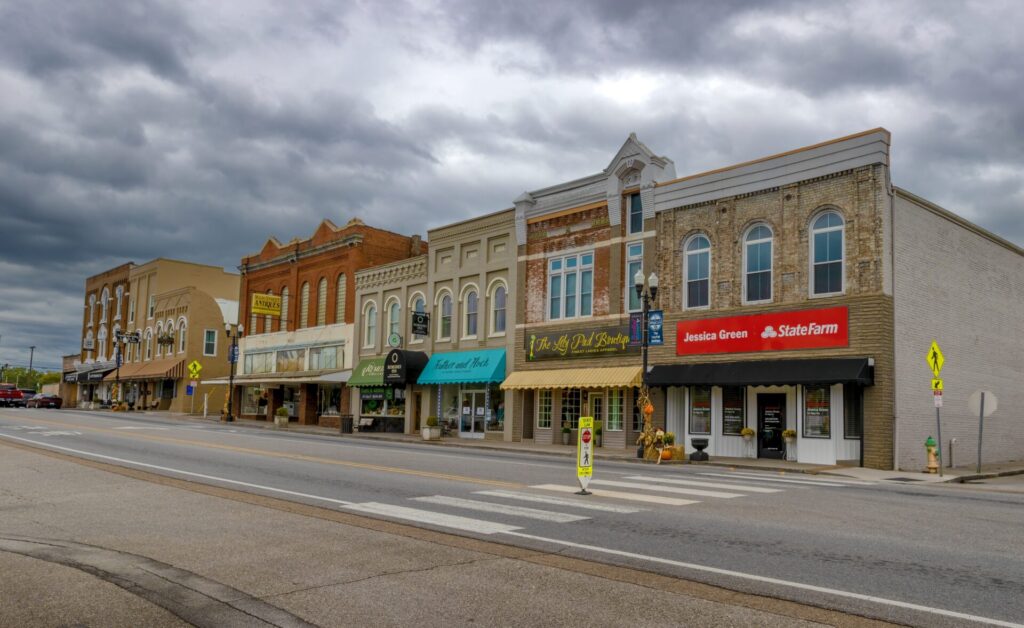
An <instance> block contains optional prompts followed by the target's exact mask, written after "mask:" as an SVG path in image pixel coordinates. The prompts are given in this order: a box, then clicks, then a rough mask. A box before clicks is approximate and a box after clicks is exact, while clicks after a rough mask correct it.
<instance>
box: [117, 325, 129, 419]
mask: <svg viewBox="0 0 1024 628" xmlns="http://www.w3.org/2000/svg"><path fill="white" fill-rule="evenodd" d="M125 336H126V334H124V333H123V332H122V331H121V330H120V329H119V330H117V331H116V332H114V390H116V391H117V395H116V396H117V399H115V400H114V401H116V402H117V404H118V406H120V405H121V400H122V399H124V395H122V394H121V351H122V349H121V348H122V346H123V345H124V343H125V340H126V338H125Z"/></svg>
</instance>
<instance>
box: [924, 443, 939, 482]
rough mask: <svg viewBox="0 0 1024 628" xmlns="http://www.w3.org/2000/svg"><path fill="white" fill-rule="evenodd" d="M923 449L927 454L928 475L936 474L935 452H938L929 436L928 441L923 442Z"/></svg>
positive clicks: (937, 469)
mask: <svg viewBox="0 0 1024 628" xmlns="http://www.w3.org/2000/svg"><path fill="white" fill-rule="evenodd" d="M924 448H925V450H926V451H927V452H928V473H938V472H939V459H938V457H937V456H936V452H937V451H938V449H939V446H938V444H937V443H936V442H935V439H934V438H932V437H931V436H929V437H928V440H926V441H924Z"/></svg>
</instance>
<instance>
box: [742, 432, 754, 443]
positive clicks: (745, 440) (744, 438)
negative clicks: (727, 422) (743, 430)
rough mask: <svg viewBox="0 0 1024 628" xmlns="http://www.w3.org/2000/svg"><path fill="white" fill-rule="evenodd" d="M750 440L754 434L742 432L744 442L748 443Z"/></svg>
mask: <svg viewBox="0 0 1024 628" xmlns="http://www.w3.org/2000/svg"><path fill="white" fill-rule="evenodd" d="M752 440H754V435H753V434H743V441H744V442H746V443H749V442H750V441H752Z"/></svg>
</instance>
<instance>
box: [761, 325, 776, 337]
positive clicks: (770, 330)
mask: <svg viewBox="0 0 1024 628" xmlns="http://www.w3.org/2000/svg"><path fill="white" fill-rule="evenodd" d="M778 335H779V332H777V331H775V328H774V327H772V326H771V325H769V326H767V327H765V328H764V331H762V332H761V337H762V338H775V337H776V336H778Z"/></svg>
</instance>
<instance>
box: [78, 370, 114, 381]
mask: <svg viewBox="0 0 1024 628" xmlns="http://www.w3.org/2000/svg"><path fill="white" fill-rule="evenodd" d="M109 372H110V371H109V370H108V369H106V368H98V369H93V370H91V371H79V373H78V383H79V384H98V383H100V382H102V381H103V376H104V375H106V374H107V373H109Z"/></svg>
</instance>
